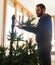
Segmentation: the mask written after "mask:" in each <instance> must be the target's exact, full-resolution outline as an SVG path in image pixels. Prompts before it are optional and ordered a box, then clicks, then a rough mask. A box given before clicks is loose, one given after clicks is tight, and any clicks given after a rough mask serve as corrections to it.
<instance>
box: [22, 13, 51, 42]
mask: <svg viewBox="0 0 55 65" xmlns="http://www.w3.org/2000/svg"><path fill="white" fill-rule="evenodd" d="M23 29H24V30H26V31H29V32H33V33H35V34H36V41H37V43H44V42H51V40H52V19H51V16H50V15H49V14H45V15H44V16H42V17H41V18H40V19H39V22H38V24H37V26H36V27H28V26H23Z"/></svg>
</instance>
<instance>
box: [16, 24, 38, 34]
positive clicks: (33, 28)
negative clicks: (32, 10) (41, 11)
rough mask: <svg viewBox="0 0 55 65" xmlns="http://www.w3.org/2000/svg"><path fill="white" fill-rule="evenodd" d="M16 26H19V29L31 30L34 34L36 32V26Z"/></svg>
mask: <svg viewBox="0 0 55 65" xmlns="http://www.w3.org/2000/svg"><path fill="white" fill-rule="evenodd" d="M17 27H18V28H20V29H24V30H26V31H28V32H32V33H34V34H36V31H37V30H36V27H31V26H22V25H17Z"/></svg>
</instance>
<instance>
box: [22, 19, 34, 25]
mask: <svg viewBox="0 0 55 65" xmlns="http://www.w3.org/2000/svg"><path fill="white" fill-rule="evenodd" d="M34 20H35V18H32V19H31V20H30V19H29V18H28V20H27V21H26V22H25V23H23V22H22V25H27V26H35V25H34V24H31V23H32V22H33V21H34Z"/></svg>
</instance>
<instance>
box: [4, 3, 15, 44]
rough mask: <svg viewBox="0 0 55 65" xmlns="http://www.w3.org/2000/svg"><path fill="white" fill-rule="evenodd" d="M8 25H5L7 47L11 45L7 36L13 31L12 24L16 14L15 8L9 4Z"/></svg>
mask: <svg viewBox="0 0 55 65" xmlns="http://www.w3.org/2000/svg"><path fill="white" fill-rule="evenodd" d="M6 14H7V15H6V23H5V45H10V41H8V39H7V37H8V36H7V35H9V31H11V24H12V19H11V17H12V15H13V14H14V7H13V6H11V5H10V4H7V13H6Z"/></svg>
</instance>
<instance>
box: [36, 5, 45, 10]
mask: <svg viewBox="0 0 55 65" xmlns="http://www.w3.org/2000/svg"><path fill="white" fill-rule="evenodd" d="M36 6H37V7H40V8H41V9H45V10H46V7H45V5H44V4H37V5H36Z"/></svg>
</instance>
